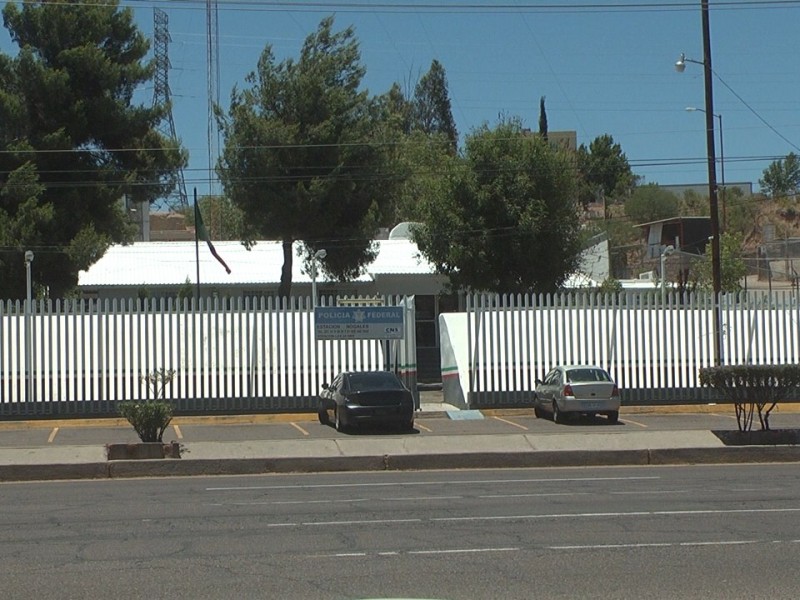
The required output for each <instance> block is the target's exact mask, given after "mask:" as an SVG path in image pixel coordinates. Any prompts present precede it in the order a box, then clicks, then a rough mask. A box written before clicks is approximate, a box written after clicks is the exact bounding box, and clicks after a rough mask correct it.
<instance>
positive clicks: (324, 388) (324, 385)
mask: <svg viewBox="0 0 800 600" xmlns="http://www.w3.org/2000/svg"><path fill="white" fill-rule="evenodd" d="M329 387H330V386H329V385H328V384H327V383H323V384H322V389H323V390H327V389H328V388H329Z"/></svg>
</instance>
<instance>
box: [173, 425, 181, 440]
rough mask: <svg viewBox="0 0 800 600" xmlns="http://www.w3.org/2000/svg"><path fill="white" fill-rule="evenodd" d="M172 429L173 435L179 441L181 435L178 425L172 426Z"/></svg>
mask: <svg viewBox="0 0 800 600" xmlns="http://www.w3.org/2000/svg"><path fill="white" fill-rule="evenodd" d="M172 428H173V429H174V430H175V435H176V436H178V439H179V440H182V439H183V433H181V428H180V425H173V426H172Z"/></svg>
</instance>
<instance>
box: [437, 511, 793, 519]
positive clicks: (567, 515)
mask: <svg viewBox="0 0 800 600" xmlns="http://www.w3.org/2000/svg"><path fill="white" fill-rule="evenodd" d="M796 512H800V508H736V509H728V510H726V509H718V510H716V509H705V510H646V511H633V512H598V513H554V514H539V515H494V516H483V517H432V518H431V519H430V520H431V521H511V520H531V519H591V518H598V517H600V518H609V517H610V518H618V517H665V516H666V517H681V516H694V515H739V514H765V513H775V514H781V513H796Z"/></svg>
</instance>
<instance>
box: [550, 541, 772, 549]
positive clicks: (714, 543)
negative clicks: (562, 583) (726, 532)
mask: <svg viewBox="0 0 800 600" xmlns="http://www.w3.org/2000/svg"><path fill="white" fill-rule="evenodd" d="M763 543H764V542H763V541H762V540H727V541H726V540H722V541H720V540H715V541H699V542H641V543H633V544H582V545H563V546H548V549H549V550H615V549H620V548H678V547H687V546H742V545H746V544H763ZM776 543H779V544H780V543H782V542H781V541H780V540H777V541H776Z"/></svg>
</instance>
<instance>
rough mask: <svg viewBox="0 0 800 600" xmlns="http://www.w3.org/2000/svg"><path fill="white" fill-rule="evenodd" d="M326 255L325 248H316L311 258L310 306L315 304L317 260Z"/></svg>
mask: <svg viewBox="0 0 800 600" xmlns="http://www.w3.org/2000/svg"><path fill="white" fill-rule="evenodd" d="M326 256H328V251H327V250H325V249H322V250H317V251H316V252H315V253H314V256H313V257H312V258H311V306H313V307H314V308H316V306H317V262H318V261H320V260H322V259H323V258H325V257H326Z"/></svg>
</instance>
